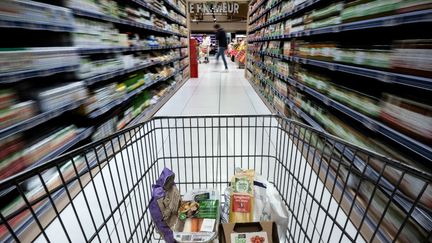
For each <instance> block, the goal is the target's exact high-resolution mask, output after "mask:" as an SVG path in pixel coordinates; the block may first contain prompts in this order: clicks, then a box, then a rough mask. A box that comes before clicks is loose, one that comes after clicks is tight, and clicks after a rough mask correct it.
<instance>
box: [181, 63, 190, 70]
mask: <svg viewBox="0 0 432 243" xmlns="http://www.w3.org/2000/svg"><path fill="white" fill-rule="evenodd" d="M188 66H189V64H186V65H184V66H183V67H181V68H180V70H181V71H183V70H185V69H186V68H187V67H188Z"/></svg>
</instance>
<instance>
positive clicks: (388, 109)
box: [381, 94, 432, 144]
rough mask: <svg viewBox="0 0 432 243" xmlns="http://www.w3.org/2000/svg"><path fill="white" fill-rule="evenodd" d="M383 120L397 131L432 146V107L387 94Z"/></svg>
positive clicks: (383, 107)
mask: <svg viewBox="0 0 432 243" xmlns="http://www.w3.org/2000/svg"><path fill="white" fill-rule="evenodd" d="M381 118H382V119H383V120H384V121H385V122H387V123H389V124H390V125H392V126H393V127H395V128H396V129H399V130H401V131H403V132H405V133H407V134H409V135H411V136H415V137H416V138H417V139H420V140H421V141H424V142H426V143H428V144H432V107H431V106H429V105H426V104H421V103H418V102H415V101H412V100H408V99H404V98H401V97H397V96H394V95H390V94H385V95H384V100H383V102H382V110H381Z"/></svg>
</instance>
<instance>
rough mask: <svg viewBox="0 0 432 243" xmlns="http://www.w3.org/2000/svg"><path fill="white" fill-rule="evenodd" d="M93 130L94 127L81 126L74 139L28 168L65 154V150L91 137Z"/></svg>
mask: <svg viewBox="0 0 432 243" xmlns="http://www.w3.org/2000/svg"><path fill="white" fill-rule="evenodd" d="M93 131H94V128H93V127H89V128H79V129H78V131H77V132H76V134H77V135H76V136H75V137H74V138H73V139H71V140H70V141H68V142H67V143H65V144H64V145H62V146H61V147H60V148H57V149H55V150H54V151H52V152H50V153H49V154H47V155H45V156H44V157H43V158H42V159H40V160H38V161H36V162H35V163H33V164H32V165H31V166H29V167H28V168H29V169H30V168H33V167H36V166H37V165H40V164H42V163H44V162H46V161H49V160H51V159H54V158H55V157H57V156H59V155H61V154H63V153H64V152H66V151H68V150H69V149H70V148H72V147H73V146H74V145H76V144H78V143H79V142H81V141H83V140H85V139H87V138H89V137H90V135H91V134H92V133H93Z"/></svg>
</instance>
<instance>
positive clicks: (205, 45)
mask: <svg viewBox="0 0 432 243" xmlns="http://www.w3.org/2000/svg"><path fill="white" fill-rule="evenodd" d="M210 45H211V39H210V36H207V35H206V34H204V35H203V41H202V46H203V48H204V49H205V56H204V63H208V62H209V53H210Z"/></svg>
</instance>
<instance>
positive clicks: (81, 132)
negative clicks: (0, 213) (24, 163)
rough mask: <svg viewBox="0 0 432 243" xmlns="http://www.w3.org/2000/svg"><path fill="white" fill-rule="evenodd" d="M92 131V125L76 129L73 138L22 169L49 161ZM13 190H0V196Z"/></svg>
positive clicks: (88, 135) (87, 136)
mask: <svg viewBox="0 0 432 243" xmlns="http://www.w3.org/2000/svg"><path fill="white" fill-rule="evenodd" d="M93 131H94V128H93V127H89V128H79V129H78V130H77V131H76V136H75V137H74V138H72V139H71V140H69V141H68V142H66V143H65V144H63V145H62V146H60V147H59V148H57V149H55V150H53V151H51V152H50V153H48V154H47V155H45V156H44V157H42V158H41V159H39V160H38V161H36V162H34V163H32V164H31V165H30V166H29V167H27V168H26V169H24V171H27V170H29V169H31V168H34V167H36V166H37V165H40V164H42V163H44V162H47V161H49V160H51V159H54V158H55V157H57V156H59V155H61V154H63V153H64V152H66V151H68V150H69V149H70V148H72V147H73V146H75V145H76V144H78V143H79V142H81V141H83V140H85V139H87V138H89V137H90V135H91V134H92V133H93ZM13 190H15V188H14V187H10V188H8V189H5V190H2V191H0V197H3V196H5V195H7V194H8V193H10V192H12V191H13Z"/></svg>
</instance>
